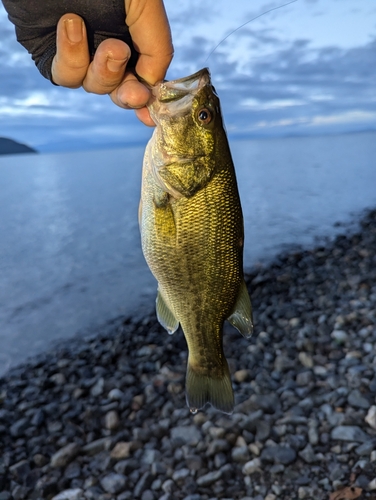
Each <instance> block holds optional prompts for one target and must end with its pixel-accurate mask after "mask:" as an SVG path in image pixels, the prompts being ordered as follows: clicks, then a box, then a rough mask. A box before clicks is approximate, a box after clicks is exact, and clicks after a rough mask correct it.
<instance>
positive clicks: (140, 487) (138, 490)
mask: <svg viewBox="0 0 376 500" xmlns="http://www.w3.org/2000/svg"><path fill="white" fill-rule="evenodd" d="M152 482H153V476H152V475H151V474H150V472H145V473H144V474H142V476H141V478H140V479H139V481H138V482H137V484H136V486H135V488H134V490H133V495H134V496H135V497H136V498H138V497H140V496H141V494H142V492H143V491H144V490H146V489H147V488H149V486H150V485H151V483H152Z"/></svg>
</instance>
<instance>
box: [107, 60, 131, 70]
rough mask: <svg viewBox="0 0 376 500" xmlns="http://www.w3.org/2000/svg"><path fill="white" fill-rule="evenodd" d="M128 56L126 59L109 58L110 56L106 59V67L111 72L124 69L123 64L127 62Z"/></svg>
mask: <svg viewBox="0 0 376 500" xmlns="http://www.w3.org/2000/svg"><path fill="white" fill-rule="evenodd" d="M127 62H128V58H126V59H111V58H110V57H109V58H108V59H107V68H108V70H109V71H112V72H113V73H117V72H119V71H120V70H121V69H124V66H125V65H126V64H127Z"/></svg>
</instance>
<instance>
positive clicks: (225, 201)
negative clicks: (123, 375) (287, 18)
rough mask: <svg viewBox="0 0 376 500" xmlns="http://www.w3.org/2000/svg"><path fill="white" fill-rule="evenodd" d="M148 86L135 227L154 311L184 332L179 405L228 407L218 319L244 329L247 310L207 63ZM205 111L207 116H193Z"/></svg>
mask: <svg viewBox="0 0 376 500" xmlns="http://www.w3.org/2000/svg"><path fill="white" fill-rule="evenodd" d="M182 82H183V83H184V84H185V88H186V93H185V94H184V92H183V90H182V85H181V84H182ZM189 84H191V85H189ZM166 87H167V90H168V92H166ZM176 87H178V90H179V91H178V92H177V93H176V96H175V98H174V89H175V88H176ZM153 94H154V101H153V102H152V103H151V104H150V105H149V110H150V113H151V115H152V117H153V119H154V120H155V121H156V124H157V126H156V129H155V131H154V134H153V136H152V138H151V139H150V141H149V144H148V146H147V148H146V152H145V158H144V166H143V180H142V190H141V203H140V229H141V240H142V249H143V252H144V255H145V258H146V261H147V263H148V265H149V267H150V270H151V271H152V273H153V274H154V276H155V277H156V279H157V281H158V297H157V315H158V319H159V321H160V322H161V324H162V325H163V326H164V327H166V329H167V330H168V331H169V333H173V332H174V331H175V330H176V329H177V327H178V325H179V324H180V325H181V327H182V330H183V332H184V335H185V338H186V341H187V344H188V350H189V358H188V365H187V380H186V395H187V403H188V405H189V406H190V407H191V408H193V409H196V408H201V407H203V406H204V405H205V404H206V403H211V404H212V405H213V406H214V407H216V408H218V409H219V410H221V411H224V412H227V413H230V412H231V411H232V409H233V405H234V397H233V391H232V387H231V380H230V375H229V369H228V365H227V361H226V358H225V355H224V352H223V345H222V334H223V323H224V321H225V320H226V319H229V321H230V322H231V323H232V324H234V326H236V327H237V328H238V329H239V330H240V331H241V333H243V335H245V336H249V335H250V333H251V331H252V311H251V304H250V300H249V296H248V292H247V290H246V287H245V284H244V278H243V239H244V237H243V217H242V210H241V205H240V199H239V193H238V188H237V183H236V176H235V170H234V166H233V163H232V159H231V153H230V149H229V146H228V142H227V137H226V133H225V131H224V128H223V123H222V118H221V114H220V106H219V100H218V97H217V96H216V94H215V91H214V88H213V87H212V85H211V82H210V76H209V73H208V70H207V69H204V70H201V72H198V73H196V74H195V75H192V76H191V77H187V78H184V79H180V80H176V81H174V82H167V83H163V84H160V85H159V86H156V87H154V88H153ZM163 95H168V102H164V101H163ZM179 101H180V102H181V106H179V104H180V102H179ZM171 108H172V109H171ZM201 111H204V113H203V114H200V113H201ZM205 116H209V118H210V122H209V123H206V122H205V123H202V122H200V117H205Z"/></svg>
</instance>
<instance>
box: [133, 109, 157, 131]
mask: <svg viewBox="0 0 376 500" xmlns="http://www.w3.org/2000/svg"><path fill="white" fill-rule="evenodd" d="M135 113H136V116H137V118H138V119H139V120H140V121H141V122H142V123H143V124H144V125H147V126H148V127H155V123H154V121H153V119H152V117H151V116H150V113H149V110H148V108H146V107H144V108H140V109H135Z"/></svg>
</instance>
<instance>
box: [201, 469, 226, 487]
mask: <svg viewBox="0 0 376 500" xmlns="http://www.w3.org/2000/svg"><path fill="white" fill-rule="evenodd" d="M221 477H222V471H220V470H216V471H213V472H208V474H204V475H203V476H200V477H199V478H197V484H198V485H199V486H210V485H212V484H213V483H215V482H216V481H218V479H221Z"/></svg>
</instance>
